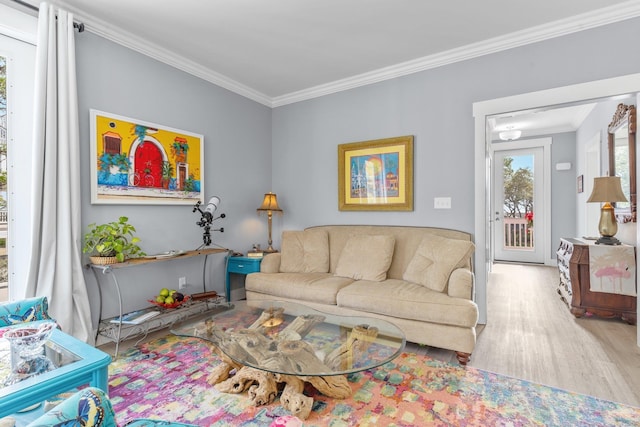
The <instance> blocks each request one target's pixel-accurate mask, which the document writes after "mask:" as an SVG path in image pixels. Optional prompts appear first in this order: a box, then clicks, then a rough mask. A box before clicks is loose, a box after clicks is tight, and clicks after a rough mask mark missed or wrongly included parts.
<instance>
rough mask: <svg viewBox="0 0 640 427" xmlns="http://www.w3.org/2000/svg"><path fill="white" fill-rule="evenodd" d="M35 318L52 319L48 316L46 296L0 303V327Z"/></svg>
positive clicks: (33, 320)
mask: <svg viewBox="0 0 640 427" xmlns="http://www.w3.org/2000/svg"><path fill="white" fill-rule="evenodd" d="M37 320H54V319H53V318H52V317H51V316H49V303H48V301H47V297H35V298H27V299H23V300H20V301H15V302H7V303H2V304H0V327H2V326H9V325H15V324H18V323H24V322H35V321H37Z"/></svg>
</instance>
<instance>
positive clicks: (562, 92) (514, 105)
mask: <svg viewBox="0 0 640 427" xmlns="http://www.w3.org/2000/svg"><path fill="white" fill-rule="evenodd" d="M636 92H640V74H630V75H627V76H621V77H614V78H610V79H605V80H597V81H593V82H588V83H580V84H576V85H571V86H564V87H559V88H554V89H547V90H542V91H538V92H530V93H525V94H521V95H515V96H509V97H505V98H498V99H491V100H488V101H482V102H476V103H474V104H473V116H474V118H475V156H474V158H475V188H474V191H475V210H474V212H475V224H474V229H475V243H476V247H477V248H478V250H476V251H475V266H476V303H477V304H478V308H479V310H480V318H479V320H478V322H479V323H486V322H487V300H486V291H487V277H488V276H487V275H488V272H487V271H486V270H487V268H486V267H487V266H486V262H487V254H486V251H485V248H486V247H487V238H488V236H487V233H486V225H487V221H488V220H489V218H487V217H486V213H487V211H486V201H485V198H486V196H487V193H486V192H487V191H489V190H488V186H487V173H488V172H489V168H488V165H487V163H488V162H487V161H486V156H487V149H488V147H487V145H488V142H487V138H486V133H485V126H486V120H487V118H488V117H489V116H492V115H494V114H498V113H504V112H506V111H519V110H526V109H530V108H539V107H543V106H549V105H558V104H565V103H571V102H578V101H583V100H586V99H596V98H603V97H608V96H614V95H622V94H628V93H636ZM639 241H640V239H639ZM489 243H490V242H489ZM638 311H639V312H640V306H638Z"/></svg>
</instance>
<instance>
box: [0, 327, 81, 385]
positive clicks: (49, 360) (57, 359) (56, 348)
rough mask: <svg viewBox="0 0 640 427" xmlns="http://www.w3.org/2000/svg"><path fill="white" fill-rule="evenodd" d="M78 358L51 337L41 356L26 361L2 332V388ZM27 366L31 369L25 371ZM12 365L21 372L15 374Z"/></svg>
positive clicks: (0, 343) (0, 367)
mask: <svg viewBox="0 0 640 427" xmlns="http://www.w3.org/2000/svg"><path fill="white" fill-rule="evenodd" d="M9 329H10V328H6V329H4V330H3V332H4V331H7V330H9ZM34 360H35V361H41V360H44V361H46V363H35V362H34ZM78 360H80V357H79V356H78V355H76V354H74V353H72V352H71V351H69V350H67V349H65V348H64V347H62V346H60V345H59V344H57V343H56V342H54V341H53V340H52V339H50V338H49V339H48V340H47V341H46V342H45V344H44V345H43V351H42V354H41V356H38V357H37V358H35V359H32V360H31V361H25V360H23V359H22V358H21V357H20V356H19V355H18V354H17V353H16V351H15V350H14V351H12V349H11V345H10V343H9V341H8V340H7V339H5V338H3V336H2V334H0V389H2V388H4V387H8V386H10V385H13V384H18V383H20V382H22V381H24V380H31V379H34V378H35V377H37V376H38V375H41V374H44V373H47V372H50V371H53V370H56V369H59V368H61V367H63V366H65V365H68V364H70V363H73V362H76V361H78ZM27 362H29V363H27ZM20 365H22V366H20ZM25 366H27V367H29V368H30V369H31V371H29V372H25V371H24V367H25ZM12 367H14V368H16V369H14V370H18V371H19V372H20V374H15V373H14V372H13V371H12ZM20 369H22V370H20Z"/></svg>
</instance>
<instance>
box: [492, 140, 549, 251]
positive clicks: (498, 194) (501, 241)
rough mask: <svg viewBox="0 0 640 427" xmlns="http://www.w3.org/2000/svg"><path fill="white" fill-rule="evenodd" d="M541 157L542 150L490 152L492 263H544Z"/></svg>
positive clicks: (526, 149) (543, 204) (500, 150)
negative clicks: (492, 211) (492, 161)
mask: <svg viewBox="0 0 640 427" xmlns="http://www.w3.org/2000/svg"><path fill="white" fill-rule="evenodd" d="M493 145H496V146H498V147H500V146H501V145H504V144H493ZM543 154H544V148H543V147H532V148H519V149H512V150H506V149H496V150H495V151H494V156H493V159H494V166H493V171H494V173H493V185H492V186H493V201H494V202H493V205H494V215H495V218H494V227H493V233H494V236H493V240H494V245H493V247H494V256H493V258H494V260H495V261H510V262H525V263H535V264H543V263H544V252H545V251H544V240H545V239H544V236H546V228H547V227H546V224H545V221H544V217H545V215H544V214H543V213H544V211H545V197H544V192H543V188H544V185H543V184H544V175H543V169H544V156H543ZM534 220H535V221H534Z"/></svg>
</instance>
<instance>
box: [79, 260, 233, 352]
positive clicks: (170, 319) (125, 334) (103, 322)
mask: <svg viewBox="0 0 640 427" xmlns="http://www.w3.org/2000/svg"><path fill="white" fill-rule="evenodd" d="M227 252H228V250H227V249H219V248H205V249H199V250H194V251H186V252H183V253H180V254H179V255H177V256H173V257H157V258H154V257H145V258H133V259H129V260H126V261H125V262H119V263H116V264H108V265H99V264H89V266H90V267H91V268H92V269H93V273H94V275H95V277H96V282H97V284H98V290H99V291H100V292H99V293H100V318H99V323H98V335H100V336H103V337H105V338H107V339H109V340H111V341H113V342H114V343H115V344H116V348H115V354H114V357H118V349H119V344H120V342H121V341H124V340H125V339H127V338H130V337H133V336H137V335H143V334H145V335H146V334H147V333H149V332H151V331H153V330H157V329H161V328H164V327H167V326H170V325H171V324H173V323H174V322H176V321H178V320H184V319H185V318H187V317H190V316H192V315H195V314H198V313H202V312H204V311H207V310H209V309H210V308H211V306H210V304H209V301H208V300H202V301H189V302H187V303H186V304H184V305H182V306H179V307H178V308H176V309H171V310H165V309H160V308H159V309H160V310H164V311H163V313H162V314H160V315H159V316H156V317H152V318H151V319H149V320H148V321H146V322H143V323H141V324H135V325H131V324H126V323H122V321H121V320H120V321H119V322H116V323H113V322H111V319H103V317H102V288H101V285H100V280H99V277H98V272H101V273H102V274H103V275H106V274H109V273H111V277H112V279H113V284H114V286H115V289H116V293H117V296H118V317H117V318H118V319H122V315H123V314H124V313H123V309H122V294H121V291H120V284H119V283H118V278H117V276H116V271H117V270H120V269H123V268H128V267H136V266H140V265H146V264H151V263H156V262H167V261H172V260H175V259H184V258H191V257H197V256H204V257H205V259H204V263H203V266H202V271H203V280H204V271H205V269H206V266H207V257H208V256H209V255H212V254H220V253H227ZM211 302H212V303H213V304H214V305H215V304H217V303H218V302H220V301H219V300H218V299H215V300H212V301H211Z"/></svg>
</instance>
